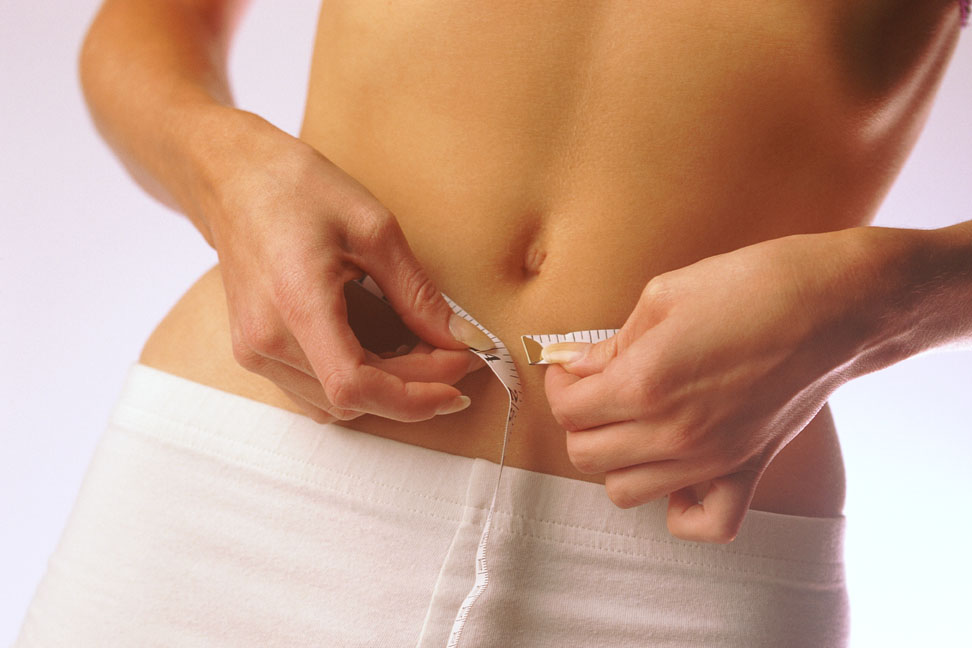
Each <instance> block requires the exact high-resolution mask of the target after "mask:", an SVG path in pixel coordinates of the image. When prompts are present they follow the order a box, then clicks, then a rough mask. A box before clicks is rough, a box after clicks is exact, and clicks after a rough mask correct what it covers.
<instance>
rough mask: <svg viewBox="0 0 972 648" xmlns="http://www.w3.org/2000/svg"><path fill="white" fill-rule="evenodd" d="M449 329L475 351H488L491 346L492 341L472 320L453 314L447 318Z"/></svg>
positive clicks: (453, 335)
mask: <svg viewBox="0 0 972 648" xmlns="http://www.w3.org/2000/svg"><path fill="white" fill-rule="evenodd" d="M449 331H450V332H451V333H452V337H454V338H456V339H457V340H459V341H460V342H462V343H463V344H465V345H466V346H467V347H469V348H471V349H476V350H477V351H489V350H490V349H492V348H493V346H494V344H493V341H492V340H490V339H489V336H487V335H486V334H485V333H483V332H482V331H480V330H479V329H478V328H476V325H475V324H473V323H472V322H470V321H468V320H465V319H463V318H461V317H459V316H458V315H456V314H453V315H452V316H451V317H450V318H449Z"/></svg>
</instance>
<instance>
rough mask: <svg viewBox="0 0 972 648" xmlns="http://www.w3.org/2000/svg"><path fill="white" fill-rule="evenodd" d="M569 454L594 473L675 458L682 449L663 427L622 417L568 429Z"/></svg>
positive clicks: (581, 470) (585, 468)
mask: <svg viewBox="0 0 972 648" xmlns="http://www.w3.org/2000/svg"><path fill="white" fill-rule="evenodd" d="M567 456H568V457H569V458H570V461H571V463H573V464H574V466H575V467H576V468H577V469H578V470H579V471H580V472H582V473H586V474H595V473H602V472H608V471H610V470H618V469H620V468H627V467H628V466H635V465H638V464H644V463H649V462H658V461H665V460H668V459H676V458H678V457H679V453H678V452H677V451H676V449H675V448H673V447H672V444H671V443H670V442H669V441H668V439H667V438H666V437H665V436H664V435H663V434H662V432H661V430H660V428H654V429H653V428H652V427H651V426H649V425H648V424H646V423H645V422H644V421H623V422H621V423H612V424H610V425H602V426H601V427H596V428H589V429H586V430H579V431H576V432H567Z"/></svg>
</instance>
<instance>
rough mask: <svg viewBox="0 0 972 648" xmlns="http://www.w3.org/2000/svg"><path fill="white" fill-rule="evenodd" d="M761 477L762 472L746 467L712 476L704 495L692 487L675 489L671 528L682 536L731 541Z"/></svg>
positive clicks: (684, 537)
mask: <svg viewBox="0 0 972 648" xmlns="http://www.w3.org/2000/svg"><path fill="white" fill-rule="evenodd" d="M758 481H759V473H757V472H756V471H753V470H746V471H742V472H737V473H734V474H732V475H726V476H724V477H717V478H716V479H713V480H711V482H710V483H709V484H708V486H707V488H706V492H705V493H704V494H703V495H702V497H701V499H700V498H699V493H698V492H697V491H696V490H695V489H694V488H691V487H690V488H684V489H681V490H678V491H674V492H673V493H672V494H671V495H670V496H669V500H668V530H669V531H670V532H671V534H672V535H674V536H676V537H678V538H682V539H683V540H693V541H695V542H717V543H720V544H726V543H728V542H732V541H733V540H734V539H735V537H736V535H737V534H738V533H739V529H740V527H741V526H742V523H743V519H744V518H745V516H746V513H747V512H748V511H749V505H750V503H751V502H752V500H753V494H754V493H755V492H756V484H757V483H758Z"/></svg>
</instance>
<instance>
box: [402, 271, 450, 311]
mask: <svg viewBox="0 0 972 648" xmlns="http://www.w3.org/2000/svg"><path fill="white" fill-rule="evenodd" d="M402 272H404V276H403V277H402V287H403V288H404V291H405V294H406V295H407V296H408V299H409V304H408V305H409V307H410V308H411V309H412V310H414V311H423V310H427V309H428V308H429V307H430V306H432V305H435V304H438V303H439V302H440V301H442V298H441V297H440V295H439V289H438V288H436V287H435V284H434V283H432V279H431V277H429V275H428V274H426V272H425V270H423V269H422V268H420V267H415V268H412V269H411V270H402Z"/></svg>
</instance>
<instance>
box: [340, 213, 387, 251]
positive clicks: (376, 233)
mask: <svg viewBox="0 0 972 648" xmlns="http://www.w3.org/2000/svg"><path fill="white" fill-rule="evenodd" d="M348 216H349V222H348V236H349V239H350V240H351V241H352V243H353V247H365V248H374V247H380V246H381V244H382V243H384V242H385V241H386V240H388V238H389V237H390V236H391V235H392V234H393V231H394V229H395V227H397V221H396V220H395V216H394V215H393V214H392V213H391V211H389V210H388V208H387V207H384V206H383V205H381V204H380V203H374V204H372V203H357V204H355V205H354V206H353V207H351V208H350V213H349V214H348Z"/></svg>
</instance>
